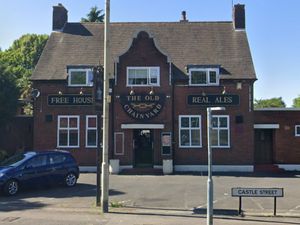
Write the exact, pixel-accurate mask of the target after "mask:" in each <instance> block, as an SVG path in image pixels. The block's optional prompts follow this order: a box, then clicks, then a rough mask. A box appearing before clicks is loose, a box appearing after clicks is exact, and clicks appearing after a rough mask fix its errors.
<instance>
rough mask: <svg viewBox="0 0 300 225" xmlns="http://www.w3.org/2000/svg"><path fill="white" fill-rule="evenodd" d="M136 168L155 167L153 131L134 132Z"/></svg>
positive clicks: (139, 130)
mask: <svg viewBox="0 0 300 225" xmlns="http://www.w3.org/2000/svg"><path fill="white" fill-rule="evenodd" d="M133 143H134V146H133V148H134V149H133V150H134V162H135V167H153V132H152V130H141V129H136V130H133Z"/></svg>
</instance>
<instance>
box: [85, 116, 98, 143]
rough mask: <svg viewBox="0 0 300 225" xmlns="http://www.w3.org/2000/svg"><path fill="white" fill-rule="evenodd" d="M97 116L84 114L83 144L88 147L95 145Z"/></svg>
mask: <svg viewBox="0 0 300 225" xmlns="http://www.w3.org/2000/svg"><path fill="white" fill-rule="evenodd" d="M97 140H98V138H97V116H94V115H93V116H86V135H85V145H86V147H88V148H95V147H97Z"/></svg>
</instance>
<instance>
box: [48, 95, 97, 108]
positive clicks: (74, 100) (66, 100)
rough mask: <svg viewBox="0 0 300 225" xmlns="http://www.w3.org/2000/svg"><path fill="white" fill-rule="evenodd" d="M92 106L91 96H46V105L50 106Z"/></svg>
mask: <svg viewBox="0 0 300 225" xmlns="http://www.w3.org/2000/svg"><path fill="white" fill-rule="evenodd" d="M92 104H93V97H92V95H48V105H50V106H53V105H55V106H76V105H81V106H83V105H87V106H88V105H92Z"/></svg>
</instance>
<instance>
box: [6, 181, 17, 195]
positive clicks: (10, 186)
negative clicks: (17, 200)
mask: <svg viewBox="0 0 300 225" xmlns="http://www.w3.org/2000/svg"><path fill="white" fill-rule="evenodd" d="M18 191H19V183H18V181H16V180H9V181H7V183H6V184H5V186H4V192H5V194H6V195H10V196H12V195H16V194H17V193H18Z"/></svg>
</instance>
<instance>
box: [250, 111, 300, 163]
mask: <svg viewBox="0 0 300 225" xmlns="http://www.w3.org/2000/svg"><path fill="white" fill-rule="evenodd" d="M254 122H255V124H279V129H274V138H273V154H274V155H273V160H274V163H275V164H276V163H278V164H285V163H287V164H299V163H300V137H296V136H295V125H300V110H295V111H288V110H286V111H282V110H277V111H276V110H274V111H255V112H254Z"/></svg>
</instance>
